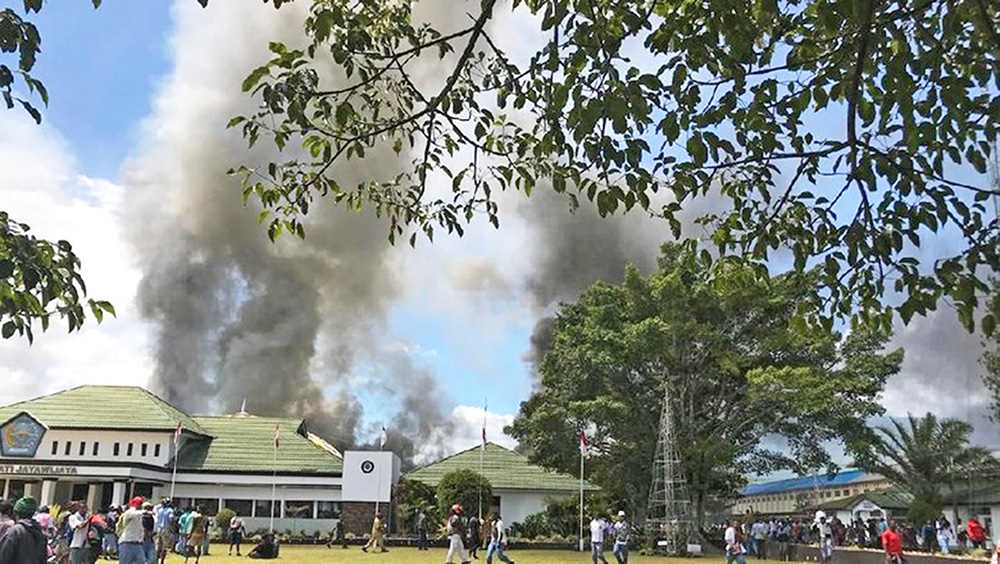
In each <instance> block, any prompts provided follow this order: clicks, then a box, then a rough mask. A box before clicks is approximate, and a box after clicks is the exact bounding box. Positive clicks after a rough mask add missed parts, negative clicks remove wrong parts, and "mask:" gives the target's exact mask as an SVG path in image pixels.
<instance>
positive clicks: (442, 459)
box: [407, 441, 531, 474]
mask: <svg viewBox="0 0 1000 564" xmlns="http://www.w3.org/2000/svg"><path fill="white" fill-rule="evenodd" d="M490 445H493V446H495V447H497V448H499V449H501V450H504V451H506V452H510V453H513V454H517V455H519V456H521V457H522V458H525V459H527V457H526V456H524V455H523V454H520V453H518V452H516V451H513V450H511V449H509V448H507V447H504V446H500V445H498V444H497V443H495V442H493V441H486V446H490ZM478 448H482V444H478V445H475V446H472V447H469V448H467V449H464V450H460V451H458V452H456V453H454V454H449V455H448V456H446V457H444V458H439V459H437V460H435V461H433V462H428V463H427V464H424V465H422V466H417V467H416V468H414V469H413V470H410V471H409V472H407V474H412V473H414V472H418V471H420V470H423V469H424V468H430V467H431V466H435V465H437V464H441V463H442V462H445V461H448V460H451V459H452V458H455V457H457V456H461V455H463V454H465V453H467V452H470V451H473V450H476V449H478ZM528 462H531V461H530V460H529V461H528Z"/></svg>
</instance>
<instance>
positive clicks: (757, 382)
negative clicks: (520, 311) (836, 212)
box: [508, 244, 903, 520]
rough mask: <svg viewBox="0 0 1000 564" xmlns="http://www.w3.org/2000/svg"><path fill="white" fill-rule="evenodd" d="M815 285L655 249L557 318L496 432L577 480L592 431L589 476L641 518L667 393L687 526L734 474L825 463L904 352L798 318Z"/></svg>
mask: <svg viewBox="0 0 1000 564" xmlns="http://www.w3.org/2000/svg"><path fill="white" fill-rule="evenodd" d="M814 284H815V280H814V278H813V277H812V276H810V275H801V274H795V273H792V274H788V275H784V276H779V277H776V278H770V279H769V278H766V277H761V276H759V273H757V272H755V271H754V269H752V268H750V267H747V266H745V265H743V264H741V263H739V262H735V261H732V262H728V261H724V262H721V263H715V264H712V261H711V260H710V259H709V258H708V257H706V256H705V254H704V253H697V252H695V251H694V250H693V246H692V245H674V244H672V245H665V246H664V247H663V252H662V255H661V258H660V260H659V268H658V269H657V271H656V272H654V273H653V274H651V275H650V276H648V277H645V276H643V275H641V274H640V273H639V272H638V271H636V270H635V269H631V268H630V269H628V271H627V272H626V273H625V280H624V282H623V283H622V284H621V285H612V284H608V283H604V282H598V283H596V284H594V285H593V286H591V287H590V288H589V289H587V290H586V291H585V292H584V293H583V295H582V296H581V297H580V298H579V300H577V301H576V302H575V303H571V304H564V305H563V306H562V307H561V308H560V309H559V311H558V315H557V318H556V321H555V334H554V341H553V345H552V348H551V350H550V351H549V352H548V353H547V354H546V355H545V357H544V359H543V361H542V363H541V365H540V369H539V371H540V378H541V380H540V382H539V385H538V386H537V388H536V390H535V391H534V392H533V393H532V395H531V397H530V398H529V399H528V400H527V401H525V402H524V403H522V404H521V408H520V412H519V414H518V416H517V418H516V419H515V421H514V423H513V424H512V425H511V426H510V427H509V429H508V432H509V433H511V434H512V435H513V436H514V437H515V438H517V439H518V440H519V441H520V442H521V444H522V445H525V446H526V447H528V449H529V452H530V456H531V458H532V459H533V460H534V461H535V462H538V463H541V464H544V465H545V466H548V467H551V468H556V469H560V470H563V471H567V472H576V469H577V468H578V456H579V455H578V452H577V447H576V445H577V441H576V436H577V434H578V432H579V431H580V430H581V429H592V432H591V444H592V455H591V458H590V459H589V460H588V462H587V467H588V479H589V480H591V481H593V482H594V483H597V484H599V485H600V486H601V487H602V488H603V489H604V491H605V492H606V493H607V494H609V495H610V496H611V497H612V499H615V500H618V501H619V503H621V504H623V505H627V506H630V508H631V510H632V511H633V512H640V513H641V511H642V509H643V508H644V506H645V504H646V501H647V496H648V491H649V487H650V484H651V479H652V475H651V467H652V462H653V453H654V452H655V447H656V442H657V429H658V427H659V419H660V413H661V408H662V406H663V400H664V386H667V389H668V390H669V395H670V398H671V402H672V404H671V406H672V408H673V412H674V429H675V433H676V436H677V445H678V448H679V449H680V455H681V459H682V463H683V472H684V475H685V477H686V478H687V483H688V487H689V490H690V493H691V496H692V502H693V504H694V508H695V512H696V515H697V517H698V518H699V520H700V519H701V516H702V513H703V509H704V507H705V504H706V502H707V501H708V498H709V496H711V495H720V496H727V495H730V494H733V493H734V492H735V491H736V490H737V489H738V487H739V486H741V485H742V484H743V483H744V478H743V476H744V473H746V472H750V471H756V472H769V471H774V470H779V469H791V470H794V471H797V472H799V473H806V472H808V471H811V470H814V469H818V468H823V467H828V466H831V460H830V457H829V455H828V454H827V452H826V450H825V449H824V444H825V443H826V442H827V441H829V440H834V439H844V440H847V441H851V440H854V439H855V438H859V437H863V436H864V423H863V421H864V419H865V418H866V417H869V416H872V415H876V414H879V413H881V411H882V408H881V407H880V406H879V404H878V401H877V399H878V395H879V393H880V392H881V390H882V389H883V386H884V384H885V381H886V379H887V378H888V377H889V376H891V375H892V374H894V373H896V372H897V371H898V370H899V366H900V363H901V362H902V358H903V353H902V351H899V350H897V351H894V352H891V353H889V354H883V353H882V352H881V349H882V348H883V345H884V344H885V342H886V335H885V334H884V333H882V332H880V331H875V330H871V329H866V328H863V327H858V328H857V329H855V330H853V331H851V333H850V334H849V335H848V336H846V337H842V336H840V335H838V334H837V333H836V332H834V331H832V330H830V329H826V328H824V327H823V326H822V324H819V323H811V322H808V321H806V320H807V319H808V318H809V315H808V314H809V312H813V313H815V311H816V308H817V307H819V305H818V303H817V302H818V300H819V297H818V295H817V294H816V290H815V286H814ZM765 439H771V440H770V441H765ZM769 445H770V446H769Z"/></svg>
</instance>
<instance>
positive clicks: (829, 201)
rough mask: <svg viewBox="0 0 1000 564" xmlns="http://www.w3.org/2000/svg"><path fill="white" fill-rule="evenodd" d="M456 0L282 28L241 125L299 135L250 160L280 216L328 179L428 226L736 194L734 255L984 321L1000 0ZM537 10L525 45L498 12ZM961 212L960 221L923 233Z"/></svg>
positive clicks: (359, 1) (999, 82) (991, 265)
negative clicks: (361, 176) (547, 199)
mask: <svg viewBox="0 0 1000 564" xmlns="http://www.w3.org/2000/svg"><path fill="white" fill-rule="evenodd" d="M435 4H436V3H435V2H425V3H421V2H419V1H418V0H401V1H397V2H383V1H380V0H350V1H348V0H312V2H311V8H310V13H309V15H308V18H307V19H306V21H305V37H304V38H303V41H302V42H296V44H293V45H284V44H281V43H277V42H275V43H272V44H271V51H272V52H273V58H272V59H271V60H270V61H267V62H266V63H265V64H263V65H262V66H261V67H260V68H258V69H255V70H254V71H253V72H252V73H251V74H250V75H249V76H248V77H247V78H246V80H245V82H244V83H243V89H244V90H245V91H247V92H248V93H249V94H250V95H251V96H252V97H253V98H254V99H255V100H256V101H258V102H259V104H260V106H259V111H257V112H256V113H251V114H249V115H245V116H239V117H235V118H234V119H233V120H232V121H231V122H230V124H231V126H234V127H240V128H241V131H242V133H243V135H244V136H245V138H246V139H247V140H248V142H249V143H250V144H251V145H253V144H254V143H255V142H257V141H259V140H260V139H262V138H263V139H267V140H270V141H273V143H274V144H276V145H277V146H278V147H280V148H285V147H295V148H297V149H299V150H291V151H285V152H283V153H282V154H281V156H280V157H279V158H277V159H275V160H274V161H273V162H270V163H266V164H264V165H261V166H257V165H248V166H242V167H238V168H237V169H236V171H237V172H238V173H239V174H241V175H242V177H243V178H244V196H245V197H246V198H253V199H254V200H256V201H259V203H260V204H262V205H263V207H264V208H265V210H264V212H263V214H262V220H264V221H265V222H267V223H268V226H269V231H270V233H271V235H272V236H274V235H277V234H278V233H280V232H281V231H283V230H288V231H291V232H293V233H297V234H299V235H303V234H304V228H303V225H302V220H303V217H304V216H305V215H306V214H307V213H308V210H309V209H310V208H311V207H312V206H313V205H314V204H315V202H316V200H317V199H318V198H327V199H330V200H332V201H335V202H337V203H339V204H340V205H346V206H350V207H358V206H362V205H368V206H372V207H374V208H375V210H376V211H377V212H378V213H380V214H382V215H384V216H385V217H387V218H388V219H389V223H390V237H392V238H396V237H410V241H411V242H413V241H415V237H416V233H418V232H419V231H420V230H423V232H424V233H426V235H427V236H432V235H433V234H434V233H435V231H436V230H437V231H440V230H446V231H448V232H458V233H462V231H463V230H464V228H465V225H466V224H467V222H470V221H473V219H474V218H475V217H476V216H485V217H486V218H488V219H489V221H491V222H492V223H493V224H494V225H499V209H498V205H497V200H496V195H497V193H498V192H500V191H501V190H511V189H516V190H523V191H524V192H525V193H530V192H531V190H532V189H533V188H535V187H536V186H540V187H543V188H545V189H552V190H555V191H556V192H558V193H560V194H564V195H565V196H566V198H567V201H568V203H569V205H573V204H575V203H576V202H578V201H579V199H582V198H585V199H588V200H592V201H594V202H595V203H596V205H597V207H598V209H599V210H600V212H601V213H602V214H608V213H614V212H615V211H616V210H621V209H625V210H631V209H634V208H640V209H641V210H642V211H643V212H649V213H652V214H654V215H657V216H661V217H662V218H663V219H664V220H665V221H667V222H669V224H670V225H671V226H672V227H673V228H674V230H675V232H680V229H681V221H680V218H681V217H682V216H681V215H680V214H681V213H682V212H684V211H685V210H688V209H692V208H693V209H699V208H698V207H697V200H698V199H699V198H704V197H712V198H722V199H723V200H724V201H728V203H729V204H730V205H729V206H728V208H725V209H724V210H723V211H721V212H720V213H709V214H705V215H703V216H702V217H701V218H700V219H701V221H702V222H703V223H704V224H705V225H706V228H707V230H708V231H709V233H710V234H711V239H712V242H713V244H714V246H715V247H716V248H717V249H718V251H719V252H721V253H723V254H727V255H733V256H739V257H742V258H743V259H744V260H747V261H749V262H752V263H755V264H758V265H762V264H768V262H769V259H771V258H772V256H773V254H774V253H775V252H777V251H778V250H782V251H784V250H788V251H790V255H791V258H792V259H793V263H792V264H793V265H794V268H795V269H796V270H798V271H800V272H804V271H806V270H807V269H809V268H810V267H812V266H815V265H819V266H821V268H820V270H819V271H818V272H819V276H818V277H817V278H816V281H815V282H816V284H818V285H819V286H820V287H821V288H822V289H823V292H824V295H825V296H826V298H827V299H826V300H825V301H824V312H825V313H826V314H828V315H830V316H833V317H836V316H844V315H848V314H854V313H858V312H861V314H862V316H864V317H872V316H876V317H877V318H878V320H879V321H880V322H881V323H882V324H883V326H885V327H888V326H889V324H890V323H891V318H892V314H893V313H898V314H899V315H900V316H901V317H902V319H903V320H904V322H908V321H909V319H910V318H911V316H912V315H914V314H923V313H926V312H927V311H929V310H932V309H934V308H935V307H936V305H937V304H938V303H939V302H940V301H941V300H942V299H947V300H949V301H950V302H951V303H954V304H955V305H956V306H957V311H958V316H959V318H960V320H961V321H962V322H963V323H964V324H965V325H966V327H968V328H970V329H971V328H973V327H974V325H975V323H976V316H975V315H974V312H975V309H976V306H977V305H978V303H979V300H980V299H981V297H982V296H983V295H984V293H985V292H986V290H987V288H986V285H985V283H984V277H983V274H984V273H985V272H989V271H993V272H995V271H997V270H998V268H1000V255H998V249H1000V221H998V220H997V218H996V217H995V215H994V214H993V213H992V212H991V211H990V210H989V209H988V208H987V207H986V206H985V205H984V202H985V201H987V200H988V199H989V198H990V196H991V195H997V194H1000V187H998V186H995V185H991V184H990V183H989V181H988V180H986V178H985V176H984V173H985V171H986V167H987V163H988V162H989V161H990V159H991V156H992V155H993V153H995V151H996V149H995V145H994V143H995V142H996V139H997V132H998V128H1000V4H998V3H997V2H992V1H989V0H897V1H886V0H712V1H710V2H689V1H683V0H677V1H654V0H515V1H514V2H510V3H506V2H497V1H496V0H479V2H468V3H462V4H461V7H460V8H459V7H455V8H454V9H452V7H451V6H450V5H449V13H450V14H452V15H454V12H455V10H469V12H470V13H468V14H467V17H453V18H450V19H451V20H453V21H455V22H458V23H452V24H440V23H439V22H431V23H429V19H428V18H426V17H425V16H426V14H427V13H429V12H435V11H440V10H439V8H440V6H436V5H435ZM510 11H513V12H515V16H517V13H520V14H521V15H523V14H524V13H525V12H527V13H529V14H530V16H529V17H515V18H513V19H511V20H500V19H499V18H500V17H501V16H503V15H505V13H508V12H510ZM459 16H461V14H460V15H459ZM493 21H497V22H499V23H498V24H497V25H496V26H495V27H491V26H492V24H491V22H493ZM513 21H517V22H518V23H517V25H532V26H536V27H535V29H534V30H527V31H525V32H523V33H519V34H517V37H518V39H519V41H518V42H517V44H516V46H515V45H509V44H505V43H503V42H502V41H500V38H499V37H498V35H499V34H498V29H497V28H499V27H501V26H510V25H515V24H514V23H512V22H513ZM532 32H534V33H532ZM533 38H534V41H535V43H532V42H531V41H532V39H533ZM508 48H510V49H513V50H514V51H513V52H511V51H508V50H507V49H508ZM525 51H527V53H528V56H524V52H525ZM438 59H440V61H438ZM426 69H433V72H431V73H427V72H426ZM331 77H336V78H334V79H331ZM389 151H395V152H396V154H398V155H399V161H400V165H399V167H385V166H381V165H379V164H375V163H372V164H371V166H369V167H368V169H367V170H368V171H369V176H368V178H366V179H365V180H364V181H363V182H361V183H360V184H357V185H346V184H345V183H343V182H341V176H340V175H339V170H340V166H341V165H342V164H343V162H344V161H345V160H350V159H353V160H356V161H360V163H361V164H360V166H361V167H362V168H363V167H364V166H365V165H364V163H365V162H366V160H367V159H368V158H369V157H371V156H372V155H377V156H379V157H381V156H384V155H385V154H386V153H387V152H389ZM358 166H359V165H352V169H354V170H357V169H358ZM661 192H666V193H667V196H666V197H658V196H657V194H658V193H661ZM692 204H694V205H692ZM702 209H704V208H702ZM699 234H700V233H699ZM942 234H946V235H948V236H949V237H953V238H954V239H955V240H957V241H958V242H959V243H958V244H957V245H954V246H953V247H949V249H950V250H947V251H946V250H943V249H942V248H941V247H938V246H935V247H934V248H933V249H930V250H926V251H922V247H924V243H925V242H926V241H928V240H934V241H936V240H937V238H938V237H939V236H941V235H942ZM925 253H942V254H940V255H939V256H935V257H931V258H929V259H928V257H926V256H922V255H923V254H925ZM887 294H888V295H889V297H890V298H891V299H884V298H886V296H887ZM995 325H996V318H995V317H994V316H992V315H987V316H985V317H983V318H982V328H983V329H984V331H985V332H986V333H991V332H992V331H993V330H994V328H995Z"/></svg>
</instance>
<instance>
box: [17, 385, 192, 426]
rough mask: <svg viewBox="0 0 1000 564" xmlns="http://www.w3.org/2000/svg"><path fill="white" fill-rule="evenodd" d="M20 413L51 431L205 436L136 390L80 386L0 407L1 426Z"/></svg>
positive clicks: (180, 414)
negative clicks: (178, 432)
mask: <svg viewBox="0 0 1000 564" xmlns="http://www.w3.org/2000/svg"><path fill="white" fill-rule="evenodd" d="M22 411H27V412H28V413H30V414H31V415H32V416H33V417H35V418H36V419H38V420H39V421H41V422H42V423H43V424H45V426H46V427H49V428H52V429H118V430H130V431H173V430H174V429H175V428H176V427H177V423H178V422H179V423H180V424H181V427H182V428H183V429H185V430H187V431H190V432H192V433H197V434H199V435H208V434H209V433H208V432H207V431H206V430H205V429H204V428H202V426H201V425H199V424H198V423H197V422H196V421H195V420H194V419H192V418H191V417H190V416H188V415H187V414H185V413H184V412H182V411H181V410H179V409H177V408H176V407H174V406H172V405H170V404H169V403H167V402H165V401H163V400H162V399H160V398H158V397H156V396H155V395H153V394H152V393H150V392H148V391H146V390H144V389H143V388H140V387H137V386H80V387H77V388H72V389H69V390H64V391H61V392H56V393H54V394H50V395H47V396H42V397H38V398H34V399H29V400H25V401H21V402H18V403H13V404H10V405H7V406H4V407H0V423H2V422H4V421H7V420H8V419H10V418H11V417H14V416H15V415H17V414H18V413H21V412H22Z"/></svg>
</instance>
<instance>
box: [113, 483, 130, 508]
mask: <svg viewBox="0 0 1000 564" xmlns="http://www.w3.org/2000/svg"><path fill="white" fill-rule="evenodd" d="M126 486H128V484H127V483H125V482H115V485H114V489H112V490H111V504H112V505H124V504H125V501H126V499H125V488H126Z"/></svg>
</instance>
